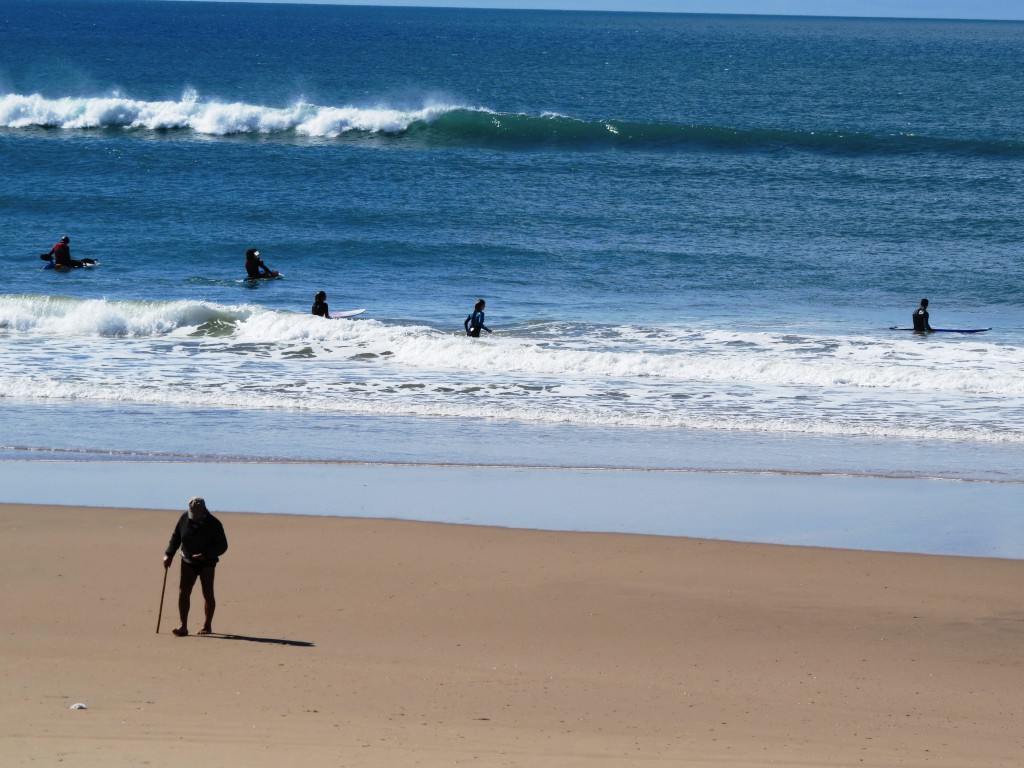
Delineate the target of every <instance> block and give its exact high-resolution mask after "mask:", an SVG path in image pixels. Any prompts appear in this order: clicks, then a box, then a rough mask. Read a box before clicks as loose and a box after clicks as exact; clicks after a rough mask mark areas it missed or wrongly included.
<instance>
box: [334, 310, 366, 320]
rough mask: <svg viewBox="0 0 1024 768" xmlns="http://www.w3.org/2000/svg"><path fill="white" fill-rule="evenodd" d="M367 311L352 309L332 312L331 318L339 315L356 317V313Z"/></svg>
mask: <svg viewBox="0 0 1024 768" xmlns="http://www.w3.org/2000/svg"><path fill="white" fill-rule="evenodd" d="M365 311H366V310H365V309H350V310H348V311H347V312H331V320H334V319H335V318H339V317H355V316H356V315H361V314H363V312H365Z"/></svg>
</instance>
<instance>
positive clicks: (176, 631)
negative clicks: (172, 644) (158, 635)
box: [171, 627, 188, 637]
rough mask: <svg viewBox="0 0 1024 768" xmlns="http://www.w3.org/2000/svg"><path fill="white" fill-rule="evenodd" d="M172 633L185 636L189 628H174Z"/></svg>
mask: <svg viewBox="0 0 1024 768" xmlns="http://www.w3.org/2000/svg"><path fill="white" fill-rule="evenodd" d="M171 634H174V635H177V636H178V637H184V636H185V635H187V634H188V630H187V629H185V627H178V628H177V629H172V630H171Z"/></svg>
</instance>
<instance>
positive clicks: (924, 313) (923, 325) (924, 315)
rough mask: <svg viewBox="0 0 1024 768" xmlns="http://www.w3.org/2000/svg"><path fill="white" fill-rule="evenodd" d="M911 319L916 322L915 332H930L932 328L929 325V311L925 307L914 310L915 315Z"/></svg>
mask: <svg viewBox="0 0 1024 768" xmlns="http://www.w3.org/2000/svg"><path fill="white" fill-rule="evenodd" d="M911 319H912V320H913V321H914V330H915V331H917V332H918V333H924V332H925V331H930V330H931V329H932V327H931V326H930V325H929V324H928V310H927V309H925V308H924V307H918V308H917V309H915V310H914V314H913V315H911Z"/></svg>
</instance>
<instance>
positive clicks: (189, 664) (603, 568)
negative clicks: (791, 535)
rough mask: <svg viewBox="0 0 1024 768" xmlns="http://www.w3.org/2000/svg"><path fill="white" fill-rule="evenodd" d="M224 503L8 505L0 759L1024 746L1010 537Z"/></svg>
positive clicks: (405, 758)
mask: <svg viewBox="0 0 1024 768" xmlns="http://www.w3.org/2000/svg"><path fill="white" fill-rule="evenodd" d="M214 513H215V514H217V515H218V517H219V518H220V519H221V520H222V521H223V523H224V525H225V528H226V530H227V534H228V538H229V541H230V550H229V551H228V553H227V555H226V556H225V557H224V559H223V561H222V563H221V565H220V566H219V568H218V575H217V593H218V609H217V616H216V620H215V622H214V630H215V631H216V632H217V633H221V634H216V635H214V636H211V637H198V636H195V635H193V636H190V637H187V638H176V637H174V636H173V635H171V634H170V630H171V628H172V627H174V626H175V623H176V605H175V601H176V574H177V565H175V566H173V567H172V570H171V572H170V573H171V578H169V579H168V586H167V598H166V602H165V605H164V613H163V618H162V626H161V631H160V634H155V633H154V629H155V628H156V623H157V607H158V604H159V599H160V587H161V579H162V577H163V569H162V567H161V563H160V560H161V557H162V553H163V549H164V547H165V546H166V543H167V540H168V538H169V536H170V532H171V529H172V527H173V525H174V522H175V520H176V518H177V515H178V514H179V512H177V511H153V510H130V509H96V508H75V507H51V506H32V505H2V506H0V529H2V536H0V547H2V553H0V574H2V577H3V578H2V582H3V589H4V594H5V599H4V604H5V608H6V609H5V616H6V619H7V621H6V622H5V628H4V631H3V632H2V633H0V661H2V667H0V668H2V670H3V671H2V673H0V674H2V685H3V690H4V691H5V696H4V697H3V698H2V704H0V707H2V710H0V720H2V722H3V724H4V725H3V728H2V729H0V754H2V755H3V757H4V761H3V762H4V764H5V765H19V766H20V765H57V764H66V765H74V766H99V765H103V766H108V767H109V766H114V768H117V767H118V766H138V765H147V764H149V765H162V766H177V765H182V766H183V765H194V764H196V763H202V764H205V765H249V766H256V767H257V768H259V767H261V766H282V765H284V766H292V765H294V766H300V765H301V766H339V765H352V766H396V765H421V766H450V765H459V764H475V765H484V766H577V765H578V766H584V765H586V766H593V765H608V766H621V765H680V766H762V765H792V766H804V765H806V766H823V765H829V766H847V765H849V766H853V765H869V766H871V765H875V766H890V765H892V766H895V765H900V766H918V765H920V766H958V767H962V766H1019V765H1020V764H1021V761H1022V759H1024V735H1022V733H1021V730H1020V728H1019V724H1020V718H1021V714H1022V711H1024V695H1022V693H1021V679H1022V678H1021V675H1022V670H1024V645H1022V642H1021V641H1022V638H1024V609H1022V604H1021V598H1020V595H1021V594H1022V587H1024V562H1022V561H1020V560H1000V559H983V558H966V557H945V556H929V555H913V554H891V553H874V552H863V551H860V552H857V551H848V550H830V549H817V548H805V547H788V546H776V545H764V544H733V543H725V542H717V541H705V540H698V539H684V538H672V537H657V536H637V535H626V534H597V533H558V532H550V531H548V532H545V531H530V530H511V529H504V528H485V527H473V526H460V525H443V524H431V523H418V522H410V521H389V520H373V519H345V518H332V517H302V516H291V515H287V516H284V515H253V514H239V513H218V512H217V510H216V509H214ZM200 616H201V595H200V593H199V591H198V588H197V591H196V594H195V596H194V598H193V616H192V622H191V623H192V629H193V631H194V630H195V629H197V628H198V626H199V623H198V621H199V617H200ZM79 702H80V703H83V704H85V705H86V706H87V707H88V708H87V709H85V710H72V709H69V707H71V705H73V704H75V703H79Z"/></svg>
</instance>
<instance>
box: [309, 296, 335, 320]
mask: <svg viewBox="0 0 1024 768" xmlns="http://www.w3.org/2000/svg"><path fill="white" fill-rule="evenodd" d="M313 314H314V315H316V316H317V317H326V318H327V319H328V320H330V319H331V311H330V310H329V309H328V308H327V293H326V292H324V291H317V294H316V296H314V297H313Z"/></svg>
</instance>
